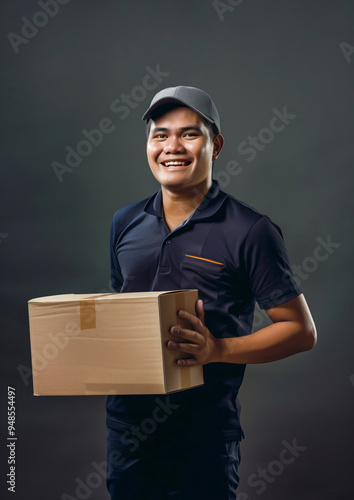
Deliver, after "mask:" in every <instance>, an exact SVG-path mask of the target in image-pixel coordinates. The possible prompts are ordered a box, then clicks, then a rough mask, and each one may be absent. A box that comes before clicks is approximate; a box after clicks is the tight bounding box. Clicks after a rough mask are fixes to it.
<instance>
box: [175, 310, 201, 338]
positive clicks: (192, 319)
mask: <svg viewBox="0 0 354 500" xmlns="http://www.w3.org/2000/svg"><path fill="white" fill-rule="evenodd" d="M202 315H204V311H203V312H202ZM178 316H179V317H180V318H183V319H186V320H187V321H188V322H189V323H190V325H191V327H192V328H193V329H194V330H196V331H197V332H200V333H203V332H204V323H203V322H202V321H201V319H200V318H199V317H196V316H194V315H193V314H190V313H189V312H187V311H183V310H181V311H178ZM203 319H204V316H203Z"/></svg>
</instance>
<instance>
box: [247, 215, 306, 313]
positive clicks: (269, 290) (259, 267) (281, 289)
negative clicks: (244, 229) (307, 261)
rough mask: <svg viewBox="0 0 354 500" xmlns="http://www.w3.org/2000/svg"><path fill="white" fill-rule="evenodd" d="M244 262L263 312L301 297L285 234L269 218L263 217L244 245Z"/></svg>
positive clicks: (252, 289) (253, 227) (252, 229)
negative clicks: (286, 245) (285, 241)
mask: <svg viewBox="0 0 354 500" xmlns="http://www.w3.org/2000/svg"><path fill="white" fill-rule="evenodd" d="M244 259H245V260H244V262H245V268H246V273H247V276H248V279H249V287H250V290H251V292H252V294H253V296H254V298H255V300H256V301H257V302H258V305H259V307H260V308H261V309H269V308H271V307H275V306H277V305H280V304H283V303H284V302H287V301H288V300H291V299H293V298H295V297H297V296H298V295H300V294H301V293H302V291H301V289H300V287H299V286H298V284H297V282H296V279H295V277H294V275H293V272H292V270H291V266H290V262H289V257H288V254H287V251H286V248H285V243H284V239H283V235H282V232H281V230H280V228H279V227H278V226H277V225H276V224H274V223H273V222H272V221H271V220H270V219H269V218H268V217H266V216H262V217H260V218H259V219H258V220H257V221H256V222H255V223H254V224H253V226H252V228H251V229H250V231H249V233H248V235H247V237H246V239H245V242H244Z"/></svg>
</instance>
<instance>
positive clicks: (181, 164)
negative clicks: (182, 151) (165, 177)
mask: <svg viewBox="0 0 354 500" xmlns="http://www.w3.org/2000/svg"><path fill="white" fill-rule="evenodd" d="M164 165H166V167H170V166H174V167H185V166H186V165H188V162H186V161H165V163H164Z"/></svg>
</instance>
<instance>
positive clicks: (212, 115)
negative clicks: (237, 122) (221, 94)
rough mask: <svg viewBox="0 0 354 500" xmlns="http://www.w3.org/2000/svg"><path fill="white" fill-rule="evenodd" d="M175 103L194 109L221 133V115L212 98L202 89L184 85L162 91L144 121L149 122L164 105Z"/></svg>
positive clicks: (152, 103) (146, 112)
mask: <svg viewBox="0 0 354 500" xmlns="http://www.w3.org/2000/svg"><path fill="white" fill-rule="evenodd" d="M175 102H180V103H181V104H183V105H185V106H188V108H191V109H193V111H195V112H196V113H198V114H199V115H200V116H202V117H203V118H204V119H205V120H207V121H208V122H209V123H213V124H214V125H215V127H216V128H217V130H218V132H219V133H220V132H221V128H220V117H219V113H218V110H217V109H216V106H215V104H214V103H213V101H212V99H211V97H210V96H209V95H208V94H207V93H206V92H204V91H203V90H201V89H198V88H196V87H185V86H184V85H179V86H178V87H168V88H166V89H163V90H160V92H158V93H157V94H156V95H155V97H154V98H153V100H152V101H151V103H150V106H149V108H148V109H147V110H146V111H145V113H144V115H143V117H142V120H146V121H148V120H149V119H150V118H151V116H152V115H153V113H154V111H155V110H156V109H157V108H158V107H159V106H161V105H162V104H166V103H175Z"/></svg>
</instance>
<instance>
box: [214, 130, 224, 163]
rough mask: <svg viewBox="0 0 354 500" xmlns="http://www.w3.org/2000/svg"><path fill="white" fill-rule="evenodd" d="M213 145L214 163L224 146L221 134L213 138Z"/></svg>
mask: <svg viewBox="0 0 354 500" xmlns="http://www.w3.org/2000/svg"><path fill="white" fill-rule="evenodd" d="M213 145H214V149H213V161H215V160H216V159H217V157H218V156H219V154H220V152H221V150H222V148H223V146H224V138H223V136H222V135H221V134H218V135H216V136H215V137H214V139H213Z"/></svg>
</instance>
